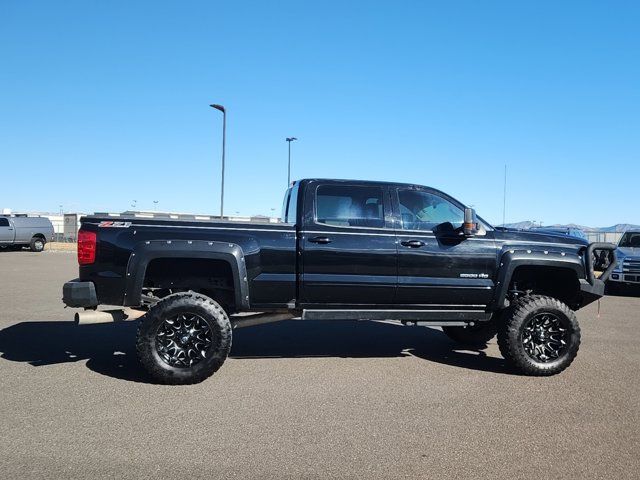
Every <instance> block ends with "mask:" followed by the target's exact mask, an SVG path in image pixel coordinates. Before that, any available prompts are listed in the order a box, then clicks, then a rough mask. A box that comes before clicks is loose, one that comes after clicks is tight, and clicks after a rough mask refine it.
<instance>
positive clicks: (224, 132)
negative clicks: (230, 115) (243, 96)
mask: <svg viewBox="0 0 640 480" xmlns="http://www.w3.org/2000/svg"><path fill="white" fill-rule="evenodd" d="M209 106H210V107H211V108H215V109H216V110H220V111H221V112H222V187H221V188H220V218H222V217H224V152H225V143H226V139H227V111H226V110H225V109H224V107H223V106H222V105H218V104H216V103H214V104H211V105H209Z"/></svg>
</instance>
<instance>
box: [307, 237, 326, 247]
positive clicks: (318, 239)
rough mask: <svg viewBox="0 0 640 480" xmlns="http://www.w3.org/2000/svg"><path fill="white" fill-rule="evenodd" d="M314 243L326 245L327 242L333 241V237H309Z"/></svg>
mask: <svg viewBox="0 0 640 480" xmlns="http://www.w3.org/2000/svg"><path fill="white" fill-rule="evenodd" d="M309 241H310V242H312V243H319V244H321V245H326V244H327V243H331V239H330V238H329V237H313V238H310V239H309Z"/></svg>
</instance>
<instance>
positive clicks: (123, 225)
mask: <svg viewBox="0 0 640 480" xmlns="http://www.w3.org/2000/svg"><path fill="white" fill-rule="evenodd" d="M130 226H131V222H108V221H105V222H100V223H99V224H98V227H111V228H129V227H130Z"/></svg>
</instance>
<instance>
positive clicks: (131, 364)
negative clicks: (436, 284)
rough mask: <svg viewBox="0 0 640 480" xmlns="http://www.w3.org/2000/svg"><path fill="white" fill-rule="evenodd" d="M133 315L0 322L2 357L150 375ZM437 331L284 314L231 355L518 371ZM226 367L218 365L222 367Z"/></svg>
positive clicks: (241, 341) (239, 337)
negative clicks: (110, 320)
mask: <svg viewBox="0 0 640 480" xmlns="http://www.w3.org/2000/svg"><path fill="white" fill-rule="evenodd" d="M136 328H137V322H126V323H123V324H101V325H86V326H81V327H78V326H76V325H75V324H74V323H73V322H68V321H42V322H37V321H34V322H22V323H18V324H15V325H12V326H10V327H7V328H5V329H4V330H0V358H2V359H4V360H9V361H14V362H25V363H29V364H30V365H33V366H44V365H54V364H60V363H69V362H78V361H84V360H86V361H87V363H86V366H87V368H89V369H90V370H92V371H94V372H97V373H100V374H102V375H106V376H109V377H114V378H118V379H123V380H129V381H134V382H144V383H153V381H152V379H151V378H149V377H148V376H147V375H146V373H145V371H144V370H143V369H142V367H141V366H140V365H139V363H138V361H137V359H136V352H135V337H136ZM467 348H469V347H464V346H461V345H459V344H456V343H454V342H453V341H451V340H449V338H448V337H446V336H445V335H444V334H443V333H442V332H441V331H439V330H434V329H429V328H423V327H404V326H400V325H395V324H390V323H383V322H355V321H342V322H336V321H333V322H321V321H296V320H292V321H285V322H280V323H277V324H272V325H261V326H256V327H250V328H246V329H237V330H234V338H233V347H232V350H231V354H230V358H235V359H265V358H311V357H339V358H340V357H341V358H380V357H382V358H383V357H403V356H414V357H417V358H421V359H424V360H428V361H431V362H435V363H440V364H446V365H451V366H454V367H460V368H465V369H471V370H479V371H486V372H494V373H501V374H516V373H515V372H514V371H512V370H511V369H509V368H508V367H507V366H506V365H505V362H504V360H503V359H502V358H496V357H490V356H488V355H486V353H485V352H484V350H485V349H486V346H483V347H482V348H473V349H467ZM223 368H224V367H223Z"/></svg>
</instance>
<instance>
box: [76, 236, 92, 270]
mask: <svg viewBox="0 0 640 480" xmlns="http://www.w3.org/2000/svg"><path fill="white" fill-rule="evenodd" d="M95 261H96V234H95V232H87V231H86V230H78V263H79V264H80V265H89V264H90V263H93V262H95Z"/></svg>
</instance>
